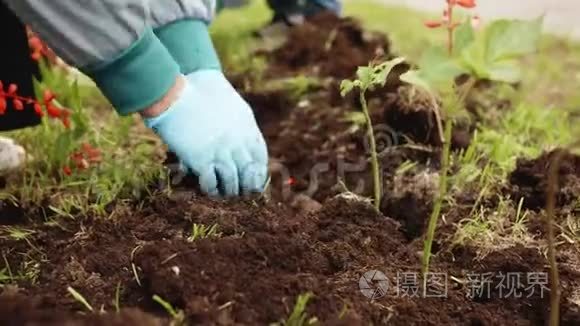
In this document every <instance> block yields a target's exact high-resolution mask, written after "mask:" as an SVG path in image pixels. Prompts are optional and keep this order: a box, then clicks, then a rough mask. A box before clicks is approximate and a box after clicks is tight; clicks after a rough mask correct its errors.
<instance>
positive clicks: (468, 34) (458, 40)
mask: <svg viewBox="0 0 580 326" xmlns="http://www.w3.org/2000/svg"><path fill="white" fill-rule="evenodd" d="M454 33H455V35H454V38H455V42H454V44H453V53H454V54H457V53H461V51H463V49H465V48H466V47H467V46H469V45H470V44H471V43H473V42H474V41H475V31H474V30H473V26H472V25H471V21H470V20H469V19H467V20H466V21H465V22H464V23H463V24H461V25H459V26H457V28H456V29H455V32H454Z"/></svg>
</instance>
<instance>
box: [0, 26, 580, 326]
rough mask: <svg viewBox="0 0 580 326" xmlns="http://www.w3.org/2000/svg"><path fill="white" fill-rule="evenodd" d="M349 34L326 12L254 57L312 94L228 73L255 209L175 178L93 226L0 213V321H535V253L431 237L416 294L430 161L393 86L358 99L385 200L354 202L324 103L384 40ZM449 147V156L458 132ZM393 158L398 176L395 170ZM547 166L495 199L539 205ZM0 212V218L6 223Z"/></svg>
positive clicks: (574, 274)
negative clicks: (238, 104) (244, 115)
mask: <svg viewBox="0 0 580 326" xmlns="http://www.w3.org/2000/svg"><path fill="white" fill-rule="evenodd" d="M365 35H367V32H364V31H363V30H362V29H361V28H360V27H359V25H358V23H357V22H356V21H354V20H351V19H341V20H337V19H336V18H332V17H330V16H327V15H325V16H321V17H318V18H316V19H314V20H312V21H310V22H308V23H307V24H306V25H304V26H302V27H298V28H296V29H294V30H293V31H292V32H291V34H290V41H289V43H288V45H285V46H283V47H282V48H280V49H277V50H275V51H274V52H273V53H267V54H266V55H267V57H268V58H269V59H270V63H271V65H270V66H269V68H268V69H269V70H268V71H267V72H266V75H269V76H278V75H284V76H292V75H294V76H295V75H303V74H308V75H309V76H316V77H318V78H320V79H324V80H325V81H324V82H323V83H322V85H319V86H318V87H316V88H315V89H312V90H309V91H308V92H305V93H303V94H300V95H299V96H296V94H291V92H287V91H283V90H280V89H274V90H272V89H268V90H260V89H252V88H249V89H248V88H247V87H241V86H240V85H244V84H245V81H244V78H245V77H244V76H232V80H233V81H234V83H235V84H236V85H237V86H239V89H240V91H241V93H242V94H243V96H244V97H245V98H246V100H247V101H248V102H249V103H250V104H251V105H252V107H253V108H254V110H255V113H256V118H257V120H258V123H259V124H260V127H261V129H262V130H263V132H264V135H265V137H266V138H267V142H268V144H269V151H270V157H271V171H272V180H271V183H270V185H269V188H268V191H267V193H266V195H264V196H256V197H253V198H243V199H238V200H228V201H220V200H212V199H208V198H204V197H203V196H200V195H198V194H197V193H196V191H195V189H191V187H190V186H191V185H192V184H194V182H192V181H191V180H189V182H187V180H185V181H183V180H181V182H180V183H179V184H178V185H175V186H174V187H173V191H172V192H171V193H168V192H167V191H165V189H152V190H157V194H155V195H152V196H149V197H148V198H147V199H145V200H143V201H140V202H119V203H117V204H116V205H115V206H114V207H111V216H110V217H107V218H105V217H103V216H79V217H77V218H76V219H74V220H72V219H71V220H58V223H51V224H46V223H43V218H41V217H40V214H37V213H32V212H25V214H16V213H17V212H16V210H15V209H14V207H7V208H6V210H2V211H0V215H1V216H2V218H1V219H0V223H2V224H5V225H6V226H17V227H19V228H24V229H26V230H31V231H30V234H28V235H27V236H26V237H23V238H20V239H15V238H8V237H2V238H0V248H1V250H2V253H3V260H4V265H7V266H10V269H9V270H8V269H6V270H4V273H3V274H2V275H6V274H8V275H10V274H12V275H13V276H16V277H17V278H18V277H22V276H26V281H22V282H18V286H15V285H6V286H4V287H3V288H1V289H0V292H1V294H0V325H124V326H129V325H169V324H170V323H171V318H169V316H168V314H167V312H166V311H165V310H164V309H163V308H161V307H160V305H159V304H157V303H156V302H154V301H153V300H152V297H153V296H154V295H158V296H159V297H161V298H163V299H164V300H166V301H167V302H169V303H171V304H172V305H173V307H175V309H177V310H179V311H182V312H183V314H184V315H185V318H186V320H187V322H188V323H189V324H191V325H197V324H200V325H267V324H270V323H273V322H282V319H283V318H287V317H288V316H289V315H290V314H291V312H292V309H293V307H294V305H295V302H296V299H297V297H298V296H299V295H301V294H305V293H308V292H311V293H312V294H313V297H312V299H311V300H310V302H309V304H308V306H307V309H306V311H305V312H306V313H307V314H308V316H309V318H310V317H316V318H317V319H318V320H319V321H320V322H321V323H322V324H324V325H369V324H373V325H386V324H389V325H405V326H406V325H474V326H475V325H545V324H546V321H547V318H548V313H549V311H548V307H549V293H548V290H547V289H545V288H544V287H545V286H549V284H547V283H546V282H538V280H537V279H536V280H535V281H534V279H528V278H526V277H525V275H530V274H533V275H544V274H542V273H545V272H547V271H548V269H547V261H546V259H545V256H544V254H543V253H542V252H541V251H540V250H539V249H537V248H526V247H524V246H514V247H511V248H508V249H498V250H495V251H492V252H491V253H489V254H487V255H486V256H483V257H482V256H480V255H478V254H477V248H471V247H466V246H455V247H453V249H446V246H445V245H446V243H445V242H444V241H439V242H437V243H436V244H435V249H436V250H435V251H436V256H435V257H434V258H433V264H432V267H431V272H432V273H433V274H431V278H430V279H429V282H428V287H427V288H426V289H424V290H425V292H423V291H422V289H421V288H420V284H421V281H420V280H419V279H417V275H418V273H419V272H420V266H421V263H420V261H421V258H420V255H421V254H420V253H421V248H422V241H421V235H422V234H423V232H424V228H425V221H426V219H427V218H428V215H429V212H430V210H431V203H432V199H433V196H434V194H435V193H436V190H437V180H438V177H437V173H436V171H437V169H438V168H439V160H438V156H439V147H438V145H437V144H436V142H434V141H433V139H436V137H435V136H433V135H434V134H432V130H433V126H434V124H433V123H432V122H433V115H432V112H433V111H432V110H433V108H432V107H431V106H429V105H427V104H425V103H424V102H408V101H406V100H404V99H401V98H400V96H401V95H400V94H401V92H404V91H402V90H401V85H399V84H398V83H397V82H395V81H393V82H391V83H388V84H387V85H386V86H385V88H383V89H380V90H376V91H375V92H373V93H372V94H371V98H370V101H369V104H370V107H371V110H372V117H373V119H374V120H373V121H374V122H375V129H376V130H377V131H376V132H377V138H378V140H379V149H380V159H381V162H382V165H381V166H382V177H383V186H384V188H385V196H384V198H383V199H382V204H381V211H380V212H377V211H376V210H375V209H374V208H373V207H372V205H370V204H369V202H368V201H367V200H365V199H364V197H361V196H369V195H370V194H371V190H372V188H371V186H372V185H371V182H370V181H371V180H370V178H369V173H370V172H369V171H370V169H369V167H368V161H367V159H366V158H367V157H368V144H367V142H366V141H365V139H366V137H365V132H364V128H363V127H357V126H356V124H353V123H352V121H349V120H348V119H345V115H346V114H347V113H349V112H354V111H356V110H357V106H356V102H355V101H354V99H353V98H352V97H347V98H344V99H343V98H341V97H340V96H339V95H338V93H337V89H338V84H339V83H340V79H341V78H344V77H352V76H353V74H354V72H355V69H356V66H357V65H360V64H366V63H367V62H368V61H369V60H373V59H375V58H377V59H378V58H381V57H386V58H388V57H390V56H394V55H393V54H392V53H391V52H390V50H389V43H388V40H387V38H386V37H385V36H383V35H379V36H376V35H375V34H373V35H375V36H374V37H368V36H365ZM297 40H309V42H298V41H297ZM322 40H324V42H323V41H322ZM335 47H340V48H338V50H339V52H340V51H342V52H340V53H341V54H340V55H337V54H336V52H335ZM328 49H330V50H328ZM329 53H332V54H333V55H332V56H331V55H329ZM262 55H264V54H262ZM345 58H348V60H345ZM400 69H401V68H400ZM404 69H408V67H407V68H403V70H404ZM419 111H421V112H423V113H420V114H417V112H419ZM467 130H468V129H467ZM458 133H460V134H458V135H459V136H457V139H459V140H460V141H458V143H457V145H456V148H461V147H464V146H465V144H466V143H468V139H469V132H468V131H466V130H462V131H458ZM461 135H463V136H461ZM547 155H549V154H547ZM171 161H172V158H171V157H170V158H169V160H168V161H167V162H168V163H171ZM408 161H412V162H415V166H414V167H413V168H411V169H409V170H408V171H406V172H402V171H401V170H400V169H399V167H400V166H401V164H403V163H405V162H408ZM548 162H549V160H548V156H542V157H540V158H538V159H537V160H520V161H519V162H518V167H517V169H516V170H515V171H514V173H513V174H512V175H511V177H510V179H509V180H508V184H509V185H508V186H507V188H509V189H507V190H506V191H508V192H510V193H512V194H514V195H518V196H526V198H528V197H529V198H535V199H536V201H533V200H532V201H530V203H531V204H533V205H536V206H538V207H539V205H541V203H542V199H541V198H542V195H543V192H542V189H543V182H545V181H543V180H545V178H546V177H545V176H546V173H547V165H548ZM578 162H580V160H579V158H578V157H576V156H573V155H572V154H570V155H567V156H566V157H565V164H564V165H563V168H562V169H561V174H560V176H561V178H562V180H563V181H562V182H563V184H566V185H567V187H568V188H566V189H568V190H563V192H562V193H561V196H559V197H558V198H560V199H561V200H559V201H558V203H559V209H560V210H564V209H569V207H570V205H571V202H572V201H571V200H570V199H569V196H570V194H574V192H570V191H576V192H575V194H578V191H579V190H580V189H578V187H577V186H578V178H579V177H580V175H579V173H580V168H579V167H580V165H579V164H578ZM570 187H571V188H570ZM574 187H576V188H574ZM570 189H571V190H570ZM574 189H575V190H574ZM473 201H474V197H473V196H472V195H470V194H463V195H461V196H458V203H457V205H454V206H452V207H448V208H446V210H447V212H446V213H447V215H448V216H449V219H447V220H446V221H444V223H446V225H442V226H441V228H440V233H439V235H438V239H439V238H440V239H446V238H448V237H449V236H450V235H451V234H452V233H453V231H454V228H453V227H452V225H453V223H455V222H458V221H459V219H461V218H464V217H465V216H466V214H467V213H466V211H465V208H462V207H465V206H468V205H469V203H473ZM536 208H537V207H536ZM9 209H10V210H11V211H9ZM9 212H12V213H14V214H10V215H11V216H12V218H7V217H5V216H6V215H7V214H8V213H9ZM194 223H196V224H204V225H214V224H217V225H218V226H219V228H218V230H219V233H220V234H219V236H215V237H209V238H205V239H197V240H195V241H190V239H188V237H189V236H190V235H191V230H192V225H193V224H194ZM560 255H561V256H560V257H559V260H560V263H561V281H562V288H563V296H562V325H580V311H579V310H578V306H577V302H578V300H579V297H580V293H579V288H580V270H579V269H578V262H577V259H576V261H575V260H574V255H565V254H564V251H561V254H560ZM0 266H2V264H1V263H0ZM0 270H1V269H0ZM373 271H380V272H381V273H382V274H380V273H378V274H377V273H376V272H373ZM485 273H488V274H493V275H495V276H500V275H506V274H507V273H511V274H513V275H516V274H517V275H524V277H522V279H520V280H518V282H517V283H516V284H517V286H516V287H515V288H516V290H517V291H520V292H523V293H520V295H519V296H517V295H515V293H514V295H512V296H509V295H505V293H503V294H504V295H502V292H498V291H500V289H503V290H505V289H504V288H502V287H501V285H502V284H503V283H501V282H499V281H498V279H496V278H493V279H491V280H490V282H489V283H486V284H489V286H490V290H489V291H488V292H487V293H485V291H483V292H482V293H479V294H478V293H473V291H472V290H473V286H472V285H473V284H471V283H470V282H469V281H468V280H469V279H470V275H471V277H473V275H483V274H485ZM383 274H384V276H385V278H384V279H383V278H379V279H376V278H375V279H373V280H372V281H370V282H368V283H365V280H369V279H370V277H371V276H373V275H375V276H376V275H379V276H380V275H383ZM365 277H366V278H365ZM377 280H378V281H377ZM500 283H501V284H500ZM361 286H362V289H363V290H366V291H361ZM68 287H71V288H73V289H74V290H76V291H77V292H79V293H81V294H82V295H83V296H84V297H85V298H86V300H87V302H88V303H89V304H90V305H91V307H92V309H93V310H94V312H92V313H91V312H89V311H88V308H86V307H85V306H84V305H82V304H81V303H80V302H79V301H78V300H75V299H74V298H73V297H72V296H71V295H70V293H69V292H68V291H67V288H68ZM369 289H370V290H369ZM376 289H381V290H384V292H381V291H375V292H373V290H376ZM525 290H527V291H525ZM517 291H516V292H517ZM365 294H366V295H365ZM424 294H426V295H424ZM373 295H374V296H375V297H372V296H373ZM369 296H370V297H369ZM117 297H118V299H116V298H117ZM574 302H576V304H575V303H574ZM117 308H120V311H119V312H117Z"/></svg>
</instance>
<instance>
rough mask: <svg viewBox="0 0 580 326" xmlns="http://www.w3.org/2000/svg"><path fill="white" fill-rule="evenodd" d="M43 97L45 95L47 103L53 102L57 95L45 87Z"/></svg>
mask: <svg viewBox="0 0 580 326" xmlns="http://www.w3.org/2000/svg"><path fill="white" fill-rule="evenodd" d="M42 97H43V99H44V102H45V103H49V102H52V100H54V98H55V97H56V96H55V95H54V93H53V92H51V91H50V90H48V89H45V90H44V94H43V96H42Z"/></svg>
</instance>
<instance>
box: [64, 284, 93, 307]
mask: <svg viewBox="0 0 580 326" xmlns="http://www.w3.org/2000/svg"><path fill="white" fill-rule="evenodd" d="M66 290H67V291H68V293H70V295H72V297H73V298H74V299H75V300H76V301H78V302H79V303H80V304H82V305H83V306H84V307H85V308H86V309H87V310H88V311H90V312H94V311H95V309H93V306H91V305H90V304H89V302H88V301H87V299H85V297H83V295H82V294H80V293H79V292H78V291H77V290H75V289H73V288H72V287H70V286H69V287H68V288H67V289H66Z"/></svg>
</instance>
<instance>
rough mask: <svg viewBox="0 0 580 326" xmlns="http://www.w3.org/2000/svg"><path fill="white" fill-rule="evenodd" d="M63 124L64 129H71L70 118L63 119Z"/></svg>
mask: <svg viewBox="0 0 580 326" xmlns="http://www.w3.org/2000/svg"><path fill="white" fill-rule="evenodd" d="M62 124H63V125H64V127H65V128H66V129H70V119H69V118H63V119H62Z"/></svg>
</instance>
